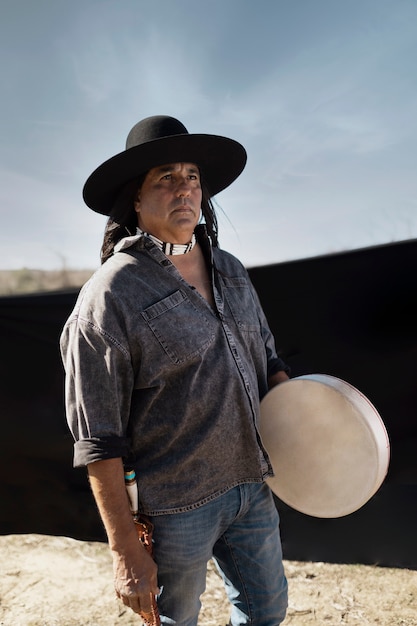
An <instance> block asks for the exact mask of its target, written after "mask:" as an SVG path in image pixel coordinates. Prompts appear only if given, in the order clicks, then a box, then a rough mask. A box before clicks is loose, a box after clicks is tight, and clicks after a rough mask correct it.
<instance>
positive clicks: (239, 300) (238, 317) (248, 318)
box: [223, 277, 260, 332]
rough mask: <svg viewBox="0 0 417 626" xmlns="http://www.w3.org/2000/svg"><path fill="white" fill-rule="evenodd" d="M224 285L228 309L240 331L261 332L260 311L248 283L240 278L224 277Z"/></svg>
mask: <svg viewBox="0 0 417 626" xmlns="http://www.w3.org/2000/svg"><path fill="white" fill-rule="evenodd" d="M223 285H224V295H225V299H226V302H227V305H228V308H229V310H230V313H231V314H232V317H233V320H234V322H235V324H236V325H237V327H238V328H239V330H241V331H247V332H256V331H258V332H259V330H260V323H259V318H258V311H257V308H256V304H255V301H254V299H253V295H252V292H251V290H250V288H249V285H248V283H247V281H246V280H245V279H244V278H240V277H235V278H230V277H224V278H223Z"/></svg>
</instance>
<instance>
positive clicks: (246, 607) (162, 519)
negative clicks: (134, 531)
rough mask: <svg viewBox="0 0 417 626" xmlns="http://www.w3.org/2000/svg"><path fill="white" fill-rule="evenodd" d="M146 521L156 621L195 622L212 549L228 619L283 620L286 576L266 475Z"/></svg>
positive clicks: (186, 625)
mask: <svg viewBox="0 0 417 626" xmlns="http://www.w3.org/2000/svg"><path fill="white" fill-rule="evenodd" d="M152 521H153V522H154V524H155V533H154V539H155V544H154V551H155V552H154V554H155V560H156V562H157V564H158V583H159V586H160V588H161V594H160V596H159V597H158V606H159V611H160V614H161V621H162V623H163V624H175V625H176V626H196V624H197V621H198V614H199V611H200V608H201V603H200V596H201V594H202V593H203V592H204V590H205V586H206V574H207V562H208V560H209V559H210V558H212V557H213V559H214V562H215V563H216V565H217V568H218V570H219V572H220V575H221V576H222V578H223V581H224V583H225V588H226V592H227V595H228V597H229V599H230V602H231V605H232V610H231V619H230V623H231V624H232V626H238V625H240V624H252V625H254V626H255V625H256V626H278V625H279V624H281V623H282V621H283V620H284V618H285V613H286V609H287V581H286V578H285V574H284V568H283V564H282V550H281V540H280V534H279V516H278V512H277V510H276V507H275V504H274V501H273V498H272V494H271V491H270V489H269V487H268V486H267V485H266V484H265V483H263V484H245V485H240V486H239V487H235V488H234V489H231V490H230V491H228V492H226V493H225V494H224V495H222V496H220V497H218V498H216V499H214V500H213V501H211V502H209V503H208V504H205V505H203V506H201V507H199V508H197V509H194V510H192V511H188V512H186V513H178V514H171V515H160V516H159V515H158V516H155V517H153V518H152Z"/></svg>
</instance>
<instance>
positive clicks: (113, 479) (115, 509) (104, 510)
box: [88, 458, 137, 552]
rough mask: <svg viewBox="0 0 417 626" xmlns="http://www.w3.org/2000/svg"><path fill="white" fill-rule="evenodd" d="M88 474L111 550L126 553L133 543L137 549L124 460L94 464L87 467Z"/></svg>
mask: <svg viewBox="0 0 417 626" xmlns="http://www.w3.org/2000/svg"><path fill="white" fill-rule="evenodd" d="M88 475H89V478H90V485H91V490H92V492H93V495H94V498H95V500H96V503H97V507H98V509H99V512H100V515H101V518H102V520H103V524H104V527H105V529H106V532H107V537H108V540H109V546H110V548H111V549H112V550H116V551H118V552H125V550H126V549H129V545H130V546H131V545H132V543H133V542H135V543H134V544H133V545H135V547H137V546H136V543H137V534H136V529H135V525H134V522H133V518H132V515H131V512H130V507H129V499H128V496H127V492H126V488H125V483H124V469H123V463H122V460H121V459H120V458H119V459H107V460H105V461H97V462H95V463H91V464H89V465H88Z"/></svg>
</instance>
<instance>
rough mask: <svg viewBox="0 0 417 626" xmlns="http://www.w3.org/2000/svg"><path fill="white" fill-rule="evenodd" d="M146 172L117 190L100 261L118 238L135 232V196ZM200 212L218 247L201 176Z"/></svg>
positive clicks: (205, 188) (216, 229)
mask: <svg viewBox="0 0 417 626" xmlns="http://www.w3.org/2000/svg"><path fill="white" fill-rule="evenodd" d="M146 174H147V172H145V173H144V174H141V176H140V177H138V178H135V179H134V180H131V181H129V182H128V183H127V184H126V185H125V186H124V187H123V188H122V189H121V191H120V192H119V195H118V196H117V198H116V201H115V203H114V204H113V207H112V210H111V212H110V217H109V219H108V220H107V224H106V228H105V230H104V237H103V244H102V246H101V254H100V258H101V263H102V264H103V263H105V262H106V261H107V259H109V258H110V257H111V256H112V255H113V251H114V246H115V245H116V244H117V242H118V241H120V239H123V237H127V236H128V235H134V234H135V233H136V227H137V225H138V220H137V215H136V211H135V208H134V202H135V198H136V196H137V192H138V190H139V189H140V188H141V187H142V184H143V181H144V180H145V177H146ZM201 191H202V200H201V212H202V215H203V218H204V222H205V224H206V229H207V234H208V236H209V237H210V239H211V242H212V245H213V246H215V247H218V245H219V242H218V223H217V216H216V212H215V210H214V206H213V203H212V201H211V199H210V192H209V190H208V188H207V185H206V184H205V182H204V179H203V177H202V176H201Z"/></svg>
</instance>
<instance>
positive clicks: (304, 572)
mask: <svg viewBox="0 0 417 626" xmlns="http://www.w3.org/2000/svg"><path fill="white" fill-rule="evenodd" d="M0 555H1V558H0V625H2V626H119V625H120V626H128V625H129V626H134V625H136V626H139V625H140V620H139V619H138V618H137V616H136V615H134V614H133V613H131V612H130V611H129V610H126V609H125V607H124V606H123V605H122V604H121V603H119V601H118V600H116V598H115V595H114V593H113V587H112V572H111V557H110V554H109V552H108V548H107V546H106V545H105V544H101V543H95V542H81V541H76V540H74V539H69V538H67V537H48V536H44V535H33V534H31V535H7V536H3V537H0ZM285 565H286V571H287V577H288V582H289V590H290V602H289V604H290V606H289V610H288V615H287V618H286V620H285V622H284V624H285V626H290V625H291V626H309V625H314V626H333V625H337V624H350V625H355V624H357V625H360V626H365V625H368V624H378V626H417V571H413V570H406V569H389V568H379V567H373V566H365V565H337V564H326V563H301V562H294V561H286V562H285ZM228 617H229V608H228V605H227V602H226V599H225V595H224V591H223V588H222V585H221V582H220V579H219V577H218V575H217V573H216V572H215V570H214V568H213V566H212V565H211V564H209V568H208V577H207V590H206V592H205V594H204V596H203V608H202V611H201V617H200V621H199V624H200V626H224V625H225V624H226V623H227V621H228Z"/></svg>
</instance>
